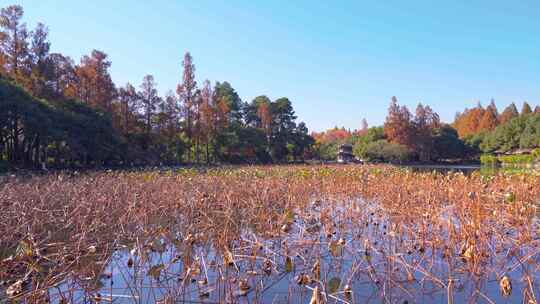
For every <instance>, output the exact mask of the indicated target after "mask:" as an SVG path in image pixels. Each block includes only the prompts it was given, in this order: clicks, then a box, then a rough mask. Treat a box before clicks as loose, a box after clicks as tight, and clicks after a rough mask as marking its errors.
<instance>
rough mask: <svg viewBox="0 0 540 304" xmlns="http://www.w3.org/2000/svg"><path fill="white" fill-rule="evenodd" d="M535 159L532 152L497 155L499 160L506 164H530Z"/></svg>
mask: <svg viewBox="0 0 540 304" xmlns="http://www.w3.org/2000/svg"><path fill="white" fill-rule="evenodd" d="M534 160H535V157H534V156H533V155H532V154H529V155H503V156H499V161H500V162H501V163H503V164H508V165H522V164H531V163H533V162H534Z"/></svg>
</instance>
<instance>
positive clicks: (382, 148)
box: [365, 139, 411, 162]
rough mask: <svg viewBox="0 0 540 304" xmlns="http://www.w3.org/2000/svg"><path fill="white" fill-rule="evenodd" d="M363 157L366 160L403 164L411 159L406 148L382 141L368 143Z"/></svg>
mask: <svg viewBox="0 0 540 304" xmlns="http://www.w3.org/2000/svg"><path fill="white" fill-rule="evenodd" d="M365 155H366V158H367V159H368V160H382V161H387V162H403V161H406V160H409V159H410V158H411V153H410V152H409V150H408V149H407V147H405V146H403V145H399V144H393V143H389V142H387V141H386V140H384V139H383V140H378V141H375V142H372V143H369V144H368V145H367V147H366V149H365Z"/></svg>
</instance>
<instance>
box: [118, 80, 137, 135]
mask: <svg viewBox="0 0 540 304" xmlns="http://www.w3.org/2000/svg"><path fill="white" fill-rule="evenodd" d="M118 102H119V103H120V107H119V113H118V116H119V118H118V122H117V123H116V125H117V128H118V129H119V130H120V131H121V132H122V134H124V135H125V136H127V135H128V134H131V133H134V132H135V131H136V130H135V125H136V121H137V116H138V113H139V110H140V109H141V97H140V95H139V94H138V93H137V90H136V89H135V87H134V86H133V85H131V84H130V83H127V84H126V85H125V86H124V87H122V88H120V89H119V90H118Z"/></svg>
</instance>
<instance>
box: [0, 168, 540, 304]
mask: <svg viewBox="0 0 540 304" xmlns="http://www.w3.org/2000/svg"><path fill="white" fill-rule="evenodd" d="M538 185H540V177H539V176H536V175H534V174H513V175H506V174H504V173H497V174H494V175H490V176H484V175H481V174H479V173H471V174H463V173H459V172H458V173H456V172H452V173H437V172H413V171H411V170H408V169H404V168H396V167H391V166H382V165H377V166H375V165H363V166H273V167H234V168H217V169H206V170H195V169H189V170H188V169H185V170H174V171H157V170H156V171H151V172H149V171H146V172H95V173H86V174H77V173H64V174H54V175H52V174H51V175H47V176H35V177H29V178H22V177H6V178H4V179H3V180H2V181H1V184H0V207H1V210H2V213H1V215H0V216H1V217H2V218H1V220H0V303H96V302H100V303H111V302H112V303H312V304H316V303H538V301H539V299H540V266H539V265H540V264H539V262H540V219H539V217H538V215H539V212H538V208H539V207H540V186H538Z"/></svg>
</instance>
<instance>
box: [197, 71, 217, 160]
mask: <svg viewBox="0 0 540 304" xmlns="http://www.w3.org/2000/svg"><path fill="white" fill-rule="evenodd" d="M217 110H218V109H217V106H216V104H215V98H214V92H213V90H212V86H211V84H210V81H209V80H205V81H204V83H203V88H202V90H201V110H200V112H201V115H200V121H201V123H200V125H201V135H202V139H203V142H204V145H205V147H206V162H207V163H209V162H210V147H211V146H212V144H213V143H214V141H215V139H216V136H217V128H216V119H217Z"/></svg>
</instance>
